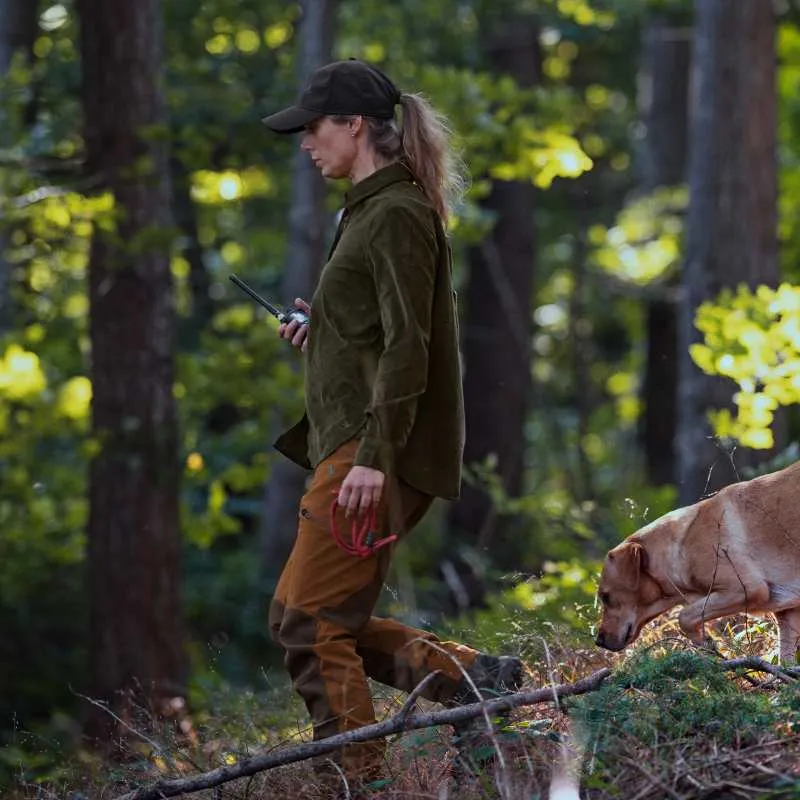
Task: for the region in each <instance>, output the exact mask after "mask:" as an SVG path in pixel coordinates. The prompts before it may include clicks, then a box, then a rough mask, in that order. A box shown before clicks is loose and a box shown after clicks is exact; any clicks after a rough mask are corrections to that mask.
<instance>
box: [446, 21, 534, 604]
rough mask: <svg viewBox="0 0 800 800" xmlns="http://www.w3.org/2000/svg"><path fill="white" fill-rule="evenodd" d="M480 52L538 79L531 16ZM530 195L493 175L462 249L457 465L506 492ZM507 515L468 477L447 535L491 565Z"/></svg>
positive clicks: (496, 64) (515, 482) (523, 388)
mask: <svg viewBox="0 0 800 800" xmlns="http://www.w3.org/2000/svg"><path fill="white" fill-rule="evenodd" d="M487 56H488V59H489V60H490V62H491V64H492V66H493V69H494V71H495V72H497V73H506V74H510V75H512V76H513V77H514V78H515V79H516V81H517V83H518V84H519V85H520V86H532V85H535V84H536V83H537V81H538V80H539V64H540V54H539V41H538V26H537V25H536V24H535V21H534V20H533V19H531V18H528V19H516V20H515V21H514V22H513V23H511V24H507V23H506V24H505V25H504V26H503V27H501V28H498V29H497V31H496V33H495V35H490V36H489V37H488V45H487ZM534 198H535V190H534V187H533V185H532V184H530V183H521V182H514V181H509V182H502V181H495V182H494V185H493V187H492V190H491V193H490V195H489V197H488V199H487V200H486V202H485V204H484V205H485V208H486V209H487V210H488V211H490V212H491V213H492V214H493V215H494V216H495V218H496V220H497V221H496V224H495V226H494V228H493V230H492V232H491V233H490V234H489V236H488V237H487V238H486V240H485V241H484V243H483V244H482V245H481V246H480V247H475V248H473V249H471V251H470V253H469V266H470V270H469V280H468V283H467V287H466V292H465V301H466V317H465V320H466V321H465V325H464V342H463V351H464V402H465V406H466V430H467V439H466V447H465V452H464V463H465V464H466V465H467V466H468V467H469V465H470V464H474V463H476V462H484V461H485V460H486V459H487V458H492V459H493V460H494V461H495V463H496V472H497V474H498V476H499V477H500V480H501V482H502V486H503V488H504V490H505V492H506V493H507V494H508V495H509V496H511V497H515V496H518V495H519V493H520V491H521V489H522V478H523V466H524V452H525V435H524V425H525V417H526V412H527V409H528V401H529V397H530V389H531V377H530V375H531V345H530V337H531V322H530V320H531V302H532V291H533V273H534V260H535V235H534ZM506 522H508V521H507V520H505V521H504V520H501V519H500V518H498V515H497V514H496V513H495V511H494V509H493V507H492V502H491V500H490V498H489V495H488V494H487V493H486V492H485V491H483V490H482V489H481V488H480V487H478V486H472V485H468V484H465V485H464V486H463V487H462V494H461V498H460V500H459V501H458V502H456V503H455V504H454V505H453V507H452V509H451V513H450V518H449V527H450V530H451V533H452V539H453V540H454V541H465V540H466V541H469V542H470V543H471V544H472V545H473V546H475V547H477V548H478V549H479V550H480V551H485V550H487V549H488V547H489V545H490V544H491V545H492V556H493V561H494V563H496V564H503V563H504V562H506V563H507V562H508V561H510V560H512V559H513V548H510V547H507V545H509V543H508V542H506V541H504V536H503V529H504V528H505V523H506ZM457 571H459V570H457ZM478 599H479V598H473V600H478Z"/></svg>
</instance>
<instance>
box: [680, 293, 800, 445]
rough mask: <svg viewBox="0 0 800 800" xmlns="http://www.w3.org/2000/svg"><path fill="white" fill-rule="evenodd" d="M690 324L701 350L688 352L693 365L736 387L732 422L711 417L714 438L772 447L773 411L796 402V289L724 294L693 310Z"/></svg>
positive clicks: (799, 319) (724, 415)
mask: <svg viewBox="0 0 800 800" xmlns="http://www.w3.org/2000/svg"><path fill="white" fill-rule="evenodd" d="M695 324H696V326H697V328H698V329H699V330H700V331H701V332H702V333H703V336H704V344H695V345H692V346H691V348H690V353H691V356H692V359H693V360H694V362H695V363H696V364H697V365H698V366H699V367H700V368H701V369H702V370H703V372H705V373H706V374H709V375H722V376H724V377H726V378H730V379H732V380H733V381H735V382H736V384H737V385H738V392H736V394H734V395H733V400H734V403H735V404H736V407H737V414H736V417H733V415H732V414H731V413H730V411H728V410H727V409H721V410H718V411H715V412H713V414H712V424H713V426H714V430H715V432H716V434H717V435H718V436H719V437H721V438H723V439H733V440H735V441H738V442H741V444H743V445H745V446H747V447H752V448H770V447H772V446H773V443H774V439H773V435H772V430H771V428H770V426H771V424H772V421H773V416H774V411H775V409H776V408H778V407H779V406H790V405H794V404H797V403H798V402H800V288H798V287H795V286H791V285H789V284H786V283H785V284H782V285H781V286H780V287H778V289H770V288H769V287H768V286H759V287H758V289H757V290H756V291H755V292H752V291H751V290H750V289H748V288H747V287H746V286H740V287H739V288H738V289H737V291H736V292H732V291H730V290H724V291H723V292H722V293H720V295H719V297H717V298H716V300H715V302H713V303H703V304H702V305H701V306H700V308H698V310H697V317H696V321H695Z"/></svg>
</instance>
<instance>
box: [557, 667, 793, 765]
mask: <svg viewBox="0 0 800 800" xmlns="http://www.w3.org/2000/svg"><path fill="white" fill-rule="evenodd" d="M735 677H736V676H735V675H733V674H731V673H726V672H724V671H722V670H721V669H720V667H719V664H718V663H717V662H716V661H715V660H713V659H710V658H708V657H705V656H702V655H699V654H697V653H696V652H687V651H673V652H670V653H668V654H666V655H664V656H663V657H660V658H656V657H653V656H651V655H649V654H648V653H647V652H643V651H640V652H639V653H638V654H637V655H636V656H634V657H633V658H631V659H629V661H628V662H627V663H626V664H625V666H624V667H623V668H622V669H620V670H619V671H618V672H617V673H615V675H614V676H613V677H612V678H611V679H610V680H608V681H607V682H606V683H605V684H604V685H603V686H602V687H601V689H600V690H598V691H596V692H592V693H591V694H587V695H585V696H583V697H581V698H578V699H575V700H571V701H569V702H568V706H569V710H570V716H571V718H572V719H573V720H574V721H575V723H576V726H577V729H578V730H580V731H581V736H582V737H584V738H585V742H586V744H587V747H588V748H589V749H590V750H591V751H592V752H594V753H595V754H596V760H595V761H594V769H595V771H596V772H598V773H602V772H604V771H607V770H613V769H614V764H615V762H616V761H617V759H619V757H620V756H621V755H625V754H631V753H633V752H635V751H636V749H637V748H638V747H642V748H647V752H648V753H650V754H653V753H655V752H657V750H658V748H659V746H660V745H667V744H672V743H680V742H689V741H698V742H699V741H702V743H703V749H704V750H705V749H708V748H712V749H713V748H715V747H726V746H728V747H729V746H734V745H735V746H736V747H747V746H748V745H751V744H754V743H756V742H758V741H765V740H766V739H767V737H771V738H779V737H780V736H787V735H790V734H791V732H792V730H793V729H794V728H795V726H796V725H797V724H798V722H800V717H798V714H797V709H796V705H797V703H796V701H795V699H794V697H795V695H796V692H784V693H782V694H781V695H780V696H779V697H771V696H770V695H769V694H767V693H765V692H756V691H751V692H748V691H745V690H744V689H743V687H742V685H741V684H740V683H738V682H737V681H736V680H735Z"/></svg>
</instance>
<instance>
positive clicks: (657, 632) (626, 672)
mask: <svg viewBox="0 0 800 800" xmlns="http://www.w3.org/2000/svg"><path fill="white" fill-rule="evenodd" d="M485 613H486V615H487V617H485V618H480V616H477V617H473V618H472V620H471V621H461V622H460V623H459V624H460V625H461V630H460V631H458V632H459V633H463V634H466V633H470V632H472V633H473V634H474V635H475V638H480V636H481V635H482V634H485V636H486V638H488V639H489V640H490V642H489V643H494V644H499V645H502V647H501V649H502V650H504V651H507V652H523V653H524V654H525V657H526V659H527V661H528V664H529V667H530V671H529V676H528V684H529V686H532V687H533V686H535V687H539V686H543V685H547V684H548V683H549V682H550V681H556V682H570V681H573V680H577V679H579V678H581V677H585V676H587V675H588V674H590V673H591V672H592V671H594V670H595V669H597V668H599V667H600V666H603V665H607V666H610V667H612V669H613V672H612V675H611V677H610V678H609V679H607V681H606V682H605V683H604V684H603V686H602V687H601V688H600V689H598V690H596V691H594V692H592V693H589V694H586V695H583V696H580V697H575V698H571V699H568V700H564V701H562V702H561V703H560V704H559V705H558V706H556V705H554V704H552V703H551V704H545V705H542V706H537V707H533V708H525V709H519V710H518V711H516V712H515V713H514V714H513V715H512V717H511V719H510V720H509V721H508V722H507V724H506V725H505V727H504V728H502V730H501V731H500V732H499V733H498V734H497V736H496V737H495V738H494V739H492V738H490V737H484V739H483V742H482V744H480V745H476V746H475V747H474V748H473V751H474V753H473V754H477V755H479V756H481V757H482V758H484V759H488V760H489V761H491V762H492V766H491V767H485V768H482V769H480V770H477V771H476V772H475V773H474V774H471V773H465V772H464V771H463V770H459V769H458V765H459V760H458V752H457V750H456V749H455V748H454V742H453V735H452V730H451V729H450V728H448V727H442V728H439V729H428V730H421V731H415V732H409V733H406V734H402V735H398V736H395V737H393V738H392V739H391V740H390V742H389V756H388V764H387V766H388V769H389V772H390V774H391V775H392V778H393V780H392V783H391V786H390V787H389V788H386V789H383V790H381V791H380V792H377V793H376V794H375V795H374V796H375V798H376V800H380V798H383V800H401V799H405V798H409V799H411V798H437V800H448V799H449V800H452V799H453V798H458V800H487V798H503V800H523V799H524V800H538V799H539V798H542V800H543V799H544V798H546V797H548V796H549V794H548V793H549V791H550V786H551V783H552V781H553V777H554V774H556V775H562V776H566V778H565V780H566V781H567V783H568V784H569V783H570V778H569V776H570V775H572V774H577V775H578V776H579V780H580V786H581V797H582V798H584V800H612V799H614V800H617V799H618V798H621V799H622V800H650V799H651V798H652V799H654V800H655V799H657V798H670V800H689V799H690V798H691V799H692V800H694V799H695V798H697V799H698V800H699V799H700V798H721V799H727V798H753V799H755V798H758V799H759V800H760V799H761V798H764V800H767V799H772V798H779V799H780V800H789V799H790V798H800V766H799V765H800V691H798V689H800V684H798V683H796V682H791V683H782V682H780V681H778V680H776V679H775V678H772V677H770V676H768V675H765V674H763V673H756V672H752V671H751V672H749V673H745V672H744V671H743V670H739V671H737V672H731V671H725V670H723V669H722V668H721V667H720V658H719V657H718V656H717V655H713V654H711V653H707V652H701V651H697V650H695V649H694V648H691V647H689V645H688V643H687V642H686V640H685V639H683V638H682V637H680V636H678V635H676V633H677V632H676V627H675V618H674V615H673V616H668V617H665V618H664V619H663V620H661V621H660V622H658V623H656V624H652V625H650V626H648V628H647V629H646V630H645V632H644V634H643V635H642V637H641V638H640V641H639V642H638V643H637V645H636V646H635V647H634V648H631V649H630V651H629V652H628V653H626V654H620V655H614V654H610V653H605V652H604V651H600V650H598V649H597V648H594V647H592V646H591V640H590V636H591V630H590V629H584V630H580V629H579V628H575V627H571V626H570V624H569V622H568V621H564V620H561V621H559V622H550V623H548V624H538V625H533V624H531V625H527V624H526V623H525V618H526V616H527V615H528V612H527V611H526V610H525V609H524V608H523V609H517V612H516V613H512V614H511V615H510V622H508V620H507V621H506V623H505V626H504V627H503V628H502V630H498V628H497V627H496V626H495V627H494V630H492V626H490V625H489V624H488V622H487V618H488V619H491V618H492V615H494V614H496V613H497V609H492V608H490V609H488V610H487V611H486V612H485ZM576 613H579V614H588V611H586V610H585V609H584V610H579V611H578V612H576ZM539 623H541V620H539ZM712 634H713V636H714V637H715V640H716V643H717V646H718V648H719V650H721V651H722V653H723V655H724V656H725V657H732V656H741V655H761V656H764V657H767V658H770V657H773V656H774V651H775V641H774V637H773V635H772V626H771V624H768V623H764V622H760V621H757V620H752V619H747V618H745V617H739V618H734V619H732V620H729V621H727V622H724V623H720V624H718V625H717V626H716V627H715V628H714V629H713V631H712ZM474 640H475V639H473V641H474ZM478 643H479V644H482V645H483V644H484V643H485V642H478ZM374 688H375V696H376V698H377V700H376V705H377V708H378V711H379V717H385V716H389V715H391V714H393V713H396V712H397V711H398V710H399V708H400V707H401V705H402V702H403V699H404V698H403V696H402V695H398V694H397V693H395V692H392V691H390V690H387V689H386V688H385V687H380V686H378V685H377V684H376V685H375V686H374ZM192 703H193V706H194V707H193V709H192V714H191V717H185V718H183V719H182V720H181V723H182V724H177V721H176V720H172V721H163V720H162V721H156V720H153V719H152V718H148V717H147V716H146V715H144V714H143V715H142V717H141V718H140V719H138V720H136V724H135V729H136V734H135V735H132V736H131V737H130V742H129V753H128V756H129V757H128V758H127V759H126V760H125V763H116V764H109V763H106V762H103V761H102V760H101V759H99V758H98V757H97V756H96V755H93V754H91V753H90V752H88V751H86V750H85V749H83V748H82V747H81V746H80V743H79V740H77V739H75V738H74V736H75V734H74V732H72V733H71V734H70V735H71V736H72V737H73V740H72V746H68V745H67V744H64V740H58V741H61V743H62V745H63V746H64V750H63V751H62V754H61V755H62V758H61V760H60V762H59V763H57V764H51V767H50V768H51V771H50V773H49V775H48V773H47V772H45V771H44V770H39V771H38V773H37V769H36V765H34V768H31V767H29V766H27V765H26V764H23V763H22V762H20V763H19V765H18V766H19V768H18V769H17V772H16V781H15V785H14V787H13V788H12V789H9V792H8V793H6V794H3V795H2V796H3V797H4V798H7V797H8V798H13V800H22V799H23V798H24V799H25V800H28V799H29V798H36V799H37V800H51V799H52V800H61V799H62V798H63V799H64V800H67V798H69V799H70V800H100V798H103V800H106V799H107V798H113V797H115V796H117V795H119V794H121V793H123V792H124V791H129V790H130V789H131V788H134V787H135V786H139V785H147V784H149V783H152V782H154V781H155V780H157V779H159V778H163V777H186V776H188V775H192V774H196V773H198V772H203V771H207V770H210V769H213V768H215V767H218V766H221V765H224V764H233V763H236V762H237V761H238V760H240V759H243V758H246V757H248V756H250V755H253V754H256V753H261V752H264V751H265V750H270V749H273V748H276V747H280V746H282V745H285V744H289V743H296V742H298V741H301V740H307V739H308V738H310V736H309V731H308V729H307V718H306V715H305V711H304V709H303V708H302V706H301V704H300V703H299V701H298V700H297V699H296V697H295V696H294V695H293V693H292V692H291V691H290V690H289V687H288V685H287V684H282V685H277V686H275V687H273V688H272V689H270V690H269V691H264V692H261V693H253V692H245V691H241V690H239V689H234V688H232V687H226V686H224V685H223V686H216V687H211V688H209V687H205V689H204V690H203V691H202V692H201V691H200V690H199V689H197V690H196V692H195V696H194V697H193V698H192ZM422 705H424V706H425V707H426V708H431V706H429V705H428V704H424V703H423V704H422ZM54 741H55V740H54ZM28 744H29V745H30V742H28ZM21 749H23V748H21ZM3 757H4V758H5V760H6V763H7V764H8V763H9V762H10V761H13V760H14V753H13V752H11V751H6V752H4V754H3ZM48 757H50V758H52V757H53V752H52V751H50V752H48ZM456 778H458V781H457V780H456ZM571 782H572V783H573V784H574V780H573V781H571ZM194 796H195V797H197V798H199V800H223V799H224V800H234V799H235V800H245V798H247V800H267V799H268V798H269V799H271V798H295V797H298V798H308V800H324V798H325V797H326V796H327V795H326V793H325V790H323V788H322V787H321V786H320V785H319V784H318V783H317V782H316V780H315V777H314V773H313V771H312V769H311V766H310V764H309V763H308V762H301V763H298V764H294V765H290V766H286V767H282V768H279V769H276V770H273V771H271V772H269V773H264V774H261V775H258V776H255V777H254V778H252V779H248V780H240V781H237V782H234V783H230V784H226V785H224V786H223V787H221V788H220V789H219V790H210V791H207V792H204V793H198V794H196V795H194Z"/></svg>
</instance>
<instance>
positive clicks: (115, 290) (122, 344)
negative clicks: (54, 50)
mask: <svg viewBox="0 0 800 800" xmlns="http://www.w3.org/2000/svg"><path fill="white" fill-rule="evenodd" d="M77 9H78V13H79V17H80V22H81V48H82V67H83V75H84V82H83V105H84V115H85V121H84V133H85V142H86V167H87V172H88V177H89V178H90V179H91V182H92V185H94V183H95V182H99V184H100V186H101V188H102V189H103V190H105V191H107V192H109V193H110V194H111V195H112V196H113V198H114V204H115V210H114V213H115V220H116V224H115V226H114V227H115V230H113V231H111V232H109V231H106V230H103V228H101V227H99V226H96V227H95V233H94V237H93V240H92V248H91V255H90V262H89V296H90V338H91V352H92V358H91V376H92V386H93V398H92V433H93V438H94V440H95V441H96V442H97V445H98V447H99V452H98V453H97V455H96V456H95V458H94V459H93V461H92V464H91V472H90V489H89V502H90V511H89V523H88V580H89V602H90V634H91V644H90V662H91V663H90V675H91V687H90V690H91V694H92V696H93V697H94V698H96V699H98V700H101V701H104V702H107V703H108V704H109V705H110V707H111V710H112V711H113V712H114V713H115V714H117V715H118V716H120V717H121V718H122V719H123V720H125V719H129V718H130V717H131V715H132V714H133V713H134V710H135V709H136V708H144V709H146V710H147V711H150V712H156V713H158V712H160V711H162V710H163V708H164V706H163V704H164V703H165V702H166V701H167V700H168V699H169V698H172V697H174V696H176V695H181V694H182V692H183V683H184V675H185V663H184V655H183V629H182V618H181V604H180V593H179V580H180V563H179V551H180V528H179V520H178V490H179V474H180V473H179V467H178V431H177V417H176V409H175V401H174V399H173V371H174V367H173V339H174V332H173V327H174V311H173V292H172V279H171V273H170V266H169V250H170V239H171V237H172V236H173V231H172V230H171V229H169V228H168V226H169V225H170V223H171V220H170V205H169V198H170V191H169V178H168V176H169V169H168V157H167V148H166V145H165V144H164V143H163V142H164V140H165V138H166V137H165V135H161V136H156V135H153V133H154V132H155V131H156V129H161V130H163V131H164V133H166V129H167V126H166V111H165V106H164V101H163V96H162V90H161V86H160V83H159V76H160V75H161V74H162V72H163V65H162V59H163V54H162V32H161V16H160V15H161V7H160V3H159V0H139V1H138V2H137V3H135V4H134V3H129V2H127V0H78V3H77ZM87 730H88V733H89V734H90V736H92V737H94V738H95V739H96V740H97V741H98V742H99V743H101V744H105V745H108V744H110V743H111V742H113V741H114V740H115V737H114V735H113V734H114V732H115V727H114V720H113V719H112V717H111V715H108V714H104V713H102V712H100V711H98V710H97V709H96V706H92V712H91V713H90V715H89V719H88V725H87Z"/></svg>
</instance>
